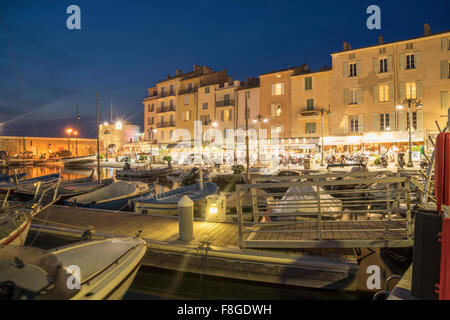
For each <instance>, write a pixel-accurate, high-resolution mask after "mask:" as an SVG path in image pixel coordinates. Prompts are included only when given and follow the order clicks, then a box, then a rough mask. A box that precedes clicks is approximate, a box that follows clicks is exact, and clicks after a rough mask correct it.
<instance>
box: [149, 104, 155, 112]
mask: <svg viewBox="0 0 450 320" xmlns="http://www.w3.org/2000/svg"><path fill="white" fill-rule="evenodd" d="M154 110H155V104H154V103H152V109H151V110H150V112H153V111H154Z"/></svg>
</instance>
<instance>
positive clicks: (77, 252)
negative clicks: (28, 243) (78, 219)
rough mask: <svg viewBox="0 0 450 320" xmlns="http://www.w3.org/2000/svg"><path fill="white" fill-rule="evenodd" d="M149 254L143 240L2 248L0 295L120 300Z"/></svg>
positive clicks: (130, 239) (21, 297)
mask: <svg viewBox="0 0 450 320" xmlns="http://www.w3.org/2000/svg"><path fill="white" fill-rule="evenodd" d="M146 252H147V244H146V242H145V241H144V240H142V239H139V238H121V239H108V240H101V241H95V242H91V241H87V242H81V243H77V244H74V245H70V246H66V247H62V248H58V249H54V250H49V251H44V250H41V249H38V248H33V247H25V246H6V247H0V296H2V298H6V299H13V300H16V299H36V300H42V299H43V300H117V299H121V298H122V297H123V296H124V294H125V293H126V292H127V291H128V289H129V287H130V285H131V284H132V283H133V280H134V278H135V276H136V274H137V272H138V270H139V267H140V265H141V262H142V260H143V258H144V257H145V254H146ZM93 257H95V258H93Z"/></svg>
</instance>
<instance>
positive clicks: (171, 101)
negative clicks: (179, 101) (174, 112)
mask: <svg viewBox="0 0 450 320" xmlns="http://www.w3.org/2000/svg"><path fill="white" fill-rule="evenodd" d="M170 107H171V108H173V100H170Z"/></svg>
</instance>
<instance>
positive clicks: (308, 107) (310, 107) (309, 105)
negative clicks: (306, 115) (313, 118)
mask: <svg viewBox="0 0 450 320" xmlns="http://www.w3.org/2000/svg"><path fill="white" fill-rule="evenodd" d="M306 110H307V111H312V110H314V99H308V100H306Z"/></svg>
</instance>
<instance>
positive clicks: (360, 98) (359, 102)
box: [358, 88, 363, 104]
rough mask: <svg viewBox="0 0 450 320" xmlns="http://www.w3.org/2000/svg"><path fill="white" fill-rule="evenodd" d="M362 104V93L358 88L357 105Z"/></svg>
mask: <svg viewBox="0 0 450 320" xmlns="http://www.w3.org/2000/svg"><path fill="white" fill-rule="evenodd" d="M362 103H363V91H362V88H358V104H362Z"/></svg>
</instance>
